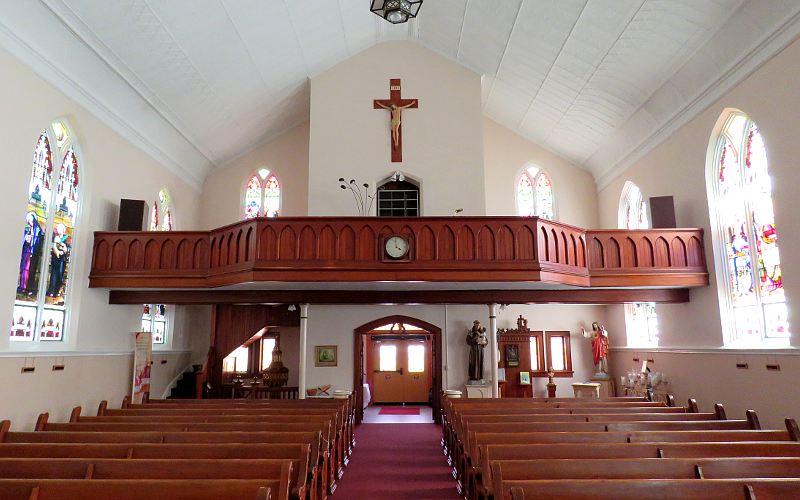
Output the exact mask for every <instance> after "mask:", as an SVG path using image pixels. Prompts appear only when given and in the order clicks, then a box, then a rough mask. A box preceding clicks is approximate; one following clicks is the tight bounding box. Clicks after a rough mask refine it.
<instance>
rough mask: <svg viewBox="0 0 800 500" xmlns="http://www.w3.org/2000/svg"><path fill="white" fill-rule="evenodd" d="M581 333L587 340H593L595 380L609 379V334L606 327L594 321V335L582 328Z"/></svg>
mask: <svg viewBox="0 0 800 500" xmlns="http://www.w3.org/2000/svg"><path fill="white" fill-rule="evenodd" d="M581 333H583V336H584V337H586V338H591V339H592V355H593V358H594V369H595V372H596V373H595V374H594V376H595V378H609V376H608V334H607V333H606V329H605V327H603V325H601V324H600V323H598V322H597V321H594V322H593V323H592V333H589V332H587V331H586V329H585V328H583V327H581Z"/></svg>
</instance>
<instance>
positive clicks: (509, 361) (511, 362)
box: [506, 344, 519, 368]
mask: <svg viewBox="0 0 800 500" xmlns="http://www.w3.org/2000/svg"><path fill="white" fill-rule="evenodd" d="M506 366H507V367H509V368H512V367H515V366H519V345H517V344H508V345H506Z"/></svg>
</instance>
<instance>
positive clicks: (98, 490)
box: [0, 479, 286, 500]
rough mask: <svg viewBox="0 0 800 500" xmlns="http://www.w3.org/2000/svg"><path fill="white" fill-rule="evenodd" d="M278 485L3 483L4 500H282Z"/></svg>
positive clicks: (221, 482)
mask: <svg viewBox="0 0 800 500" xmlns="http://www.w3.org/2000/svg"><path fill="white" fill-rule="evenodd" d="M279 486H282V485H279V484H278V481H277V480H275V481H268V480H263V479H262V480H242V479H210V480H197V479H191V480H144V479H135V480H132V479H113V480H112V479H97V480H91V481H87V480H84V479H0V498H3V500H76V499H80V500H107V499H111V498H113V499H114V500H144V499H152V498H169V499H170V500H242V499H253V500H255V499H258V500H269V499H282V498H286V497H282V496H280V494H277V495H276V494H275V492H276V491H277V488H278V487H279Z"/></svg>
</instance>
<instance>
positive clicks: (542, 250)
mask: <svg viewBox="0 0 800 500" xmlns="http://www.w3.org/2000/svg"><path fill="white" fill-rule="evenodd" d="M539 261H541V262H550V235H549V234H548V233H547V228H544V227H542V228H539Z"/></svg>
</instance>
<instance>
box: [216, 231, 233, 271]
mask: <svg viewBox="0 0 800 500" xmlns="http://www.w3.org/2000/svg"><path fill="white" fill-rule="evenodd" d="M231 238H232V235H231V233H228V234H223V235H222V236H221V237H220V239H219V267H225V266H227V265H228V264H230V251H231ZM234 255H235V254H234Z"/></svg>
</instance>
